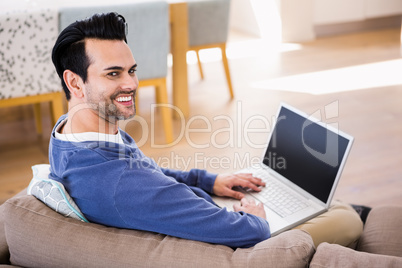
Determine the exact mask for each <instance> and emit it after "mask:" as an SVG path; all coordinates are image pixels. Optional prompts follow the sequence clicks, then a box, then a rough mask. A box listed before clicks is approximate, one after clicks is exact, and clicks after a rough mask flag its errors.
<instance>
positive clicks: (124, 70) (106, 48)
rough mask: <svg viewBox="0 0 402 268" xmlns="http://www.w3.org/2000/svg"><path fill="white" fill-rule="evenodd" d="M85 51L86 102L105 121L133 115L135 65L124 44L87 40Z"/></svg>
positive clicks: (136, 82) (128, 49) (135, 78)
mask: <svg viewBox="0 0 402 268" xmlns="http://www.w3.org/2000/svg"><path fill="white" fill-rule="evenodd" d="M85 51H86V53H87V56H88V58H89V61H90V65H89V67H88V76H87V81H86V82H85V84H84V85H85V92H84V95H85V98H86V103H87V104H89V106H90V107H91V108H92V111H93V112H95V113H97V114H98V116H99V117H101V118H102V119H104V120H106V121H115V120H123V119H128V118H131V117H133V116H134V115H135V101H134V100H135V93H136V90H137V87H138V78H137V76H136V74H135V70H136V67H137V64H136V63H135V60H134V58H133V55H132V53H131V51H130V48H129V47H128V45H127V44H126V43H125V42H124V41H119V40H99V39H87V40H86V41H85Z"/></svg>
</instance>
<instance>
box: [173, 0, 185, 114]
mask: <svg viewBox="0 0 402 268" xmlns="http://www.w3.org/2000/svg"><path fill="white" fill-rule="evenodd" d="M169 4H170V5H169V6H170V25H171V28H170V31H171V42H172V46H171V53H172V58H173V66H172V83H173V85H172V88H173V105H174V106H175V107H176V108H178V109H179V110H180V111H181V113H183V115H184V116H185V117H187V116H188V115H189V113H190V108H189V103H188V98H189V97H188V76H187V51H188V44H189V42H188V10H187V3H186V2H185V1H170V2H169Z"/></svg>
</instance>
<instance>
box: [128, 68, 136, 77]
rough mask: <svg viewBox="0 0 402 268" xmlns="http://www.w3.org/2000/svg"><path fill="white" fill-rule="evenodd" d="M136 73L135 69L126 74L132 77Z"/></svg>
mask: <svg viewBox="0 0 402 268" xmlns="http://www.w3.org/2000/svg"><path fill="white" fill-rule="evenodd" d="M136 71H137V69H130V70H129V71H128V74H129V75H132V76H134V75H135V72H136Z"/></svg>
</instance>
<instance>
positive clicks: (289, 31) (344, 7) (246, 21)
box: [230, 0, 402, 42]
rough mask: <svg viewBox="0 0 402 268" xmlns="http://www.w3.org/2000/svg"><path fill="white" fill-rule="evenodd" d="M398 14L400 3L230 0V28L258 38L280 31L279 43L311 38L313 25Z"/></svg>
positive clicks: (391, 0) (390, 0)
mask: <svg viewBox="0 0 402 268" xmlns="http://www.w3.org/2000/svg"><path fill="white" fill-rule="evenodd" d="M400 14H402V0H232V3H231V19H230V25H231V27H232V28H233V29H237V30H241V31H244V32H247V33H250V34H254V35H260V36H262V35H264V33H265V35H267V34H266V33H267V32H272V33H273V34H274V35H278V34H277V31H280V32H281V33H280V34H279V35H280V37H279V38H280V39H282V40H283V41H285V42H300V41H307V40H312V39H314V38H315V33H314V26H317V25H329V24H337V23H347V22H359V21H364V20H366V19H372V18H379V17H387V16H393V15H400ZM275 16H280V18H279V17H278V19H276V18H275ZM261 18H262V20H261ZM269 18H272V20H271V21H269ZM278 29H279V30H278ZM275 38H277V37H275Z"/></svg>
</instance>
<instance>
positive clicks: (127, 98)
mask: <svg viewBox="0 0 402 268" xmlns="http://www.w3.org/2000/svg"><path fill="white" fill-rule="evenodd" d="M132 99H133V96H127V97H118V98H116V101H118V102H128V101H131V100H132Z"/></svg>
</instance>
